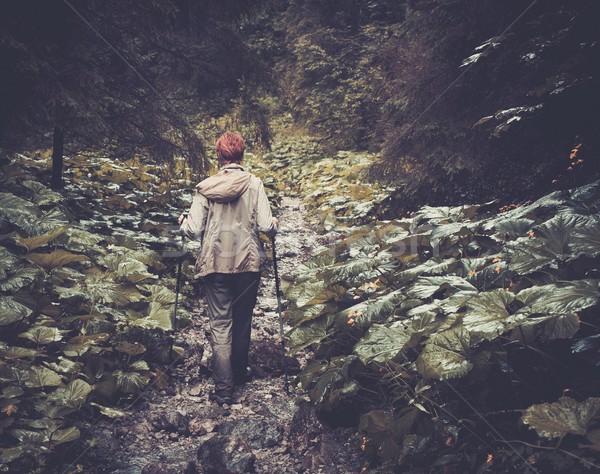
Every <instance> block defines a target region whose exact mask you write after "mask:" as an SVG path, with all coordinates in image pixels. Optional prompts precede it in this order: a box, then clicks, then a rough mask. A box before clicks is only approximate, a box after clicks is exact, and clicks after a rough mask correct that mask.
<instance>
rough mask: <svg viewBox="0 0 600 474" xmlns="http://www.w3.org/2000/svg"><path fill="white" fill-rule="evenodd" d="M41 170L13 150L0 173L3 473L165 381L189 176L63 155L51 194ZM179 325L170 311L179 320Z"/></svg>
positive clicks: (184, 315)
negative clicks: (178, 225)
mask: <svg viewBox="0 0 600 474" xmlns="http://www.w3.org/2000/svg"><path fill="white" fill-rule="evenodd" d="M47 166H48V162H47V160H46V159H45V155H44V154H43V153H41V154H39V156H37V157H35V158H28V157H25V156H16V157H14V158H13V159H11V160H5V161H4V164H3V166H2V171H3V173H2V174H1V175H0V182H1V185H0V187H1V189H2V192H1V193H0V235H1V239H0V262H1V264H0V329H1V330H0V355H1V356H2V361H1V362H0V387H1V388H0V390H1V395H0V405H1V409H0V411H1V413H0V434H1V435H2V436H1V439H2V441H1V442H0V463H1V465H2V468H3V469H6V468H9V469H11V470H14V471H15V472H36V471H43V470H44V469H49V468H50V466H51V465H52V464H53V463H54V462H57V461H58V462H64V461H66V460H67V459H68V458H69V455H68V454H67V453H73V457H75V456H76V455H77V454H79V453H80V452H82V451H83V450H84V449H85V448H86V447H87V446H89V445H90V443H94V440H93V438H92V437H91V435H90V433H89V428H90V427H91V425H92V424H94V423H95V422H96V421H97V420H98V419H101V418H108V419H114V418H118V417H123V416H127V414H128V410H130V409H131V408H132V407H133V406H134V403H135V402H136V401H137V400H138V395H139V394H140V392H141V391H142V390H143V389H144V388H146V387H148V386H150V385H153V386H156V387H159V388H164V387H166V385H167V383H168V376H167V373H166V372H167V369H166V367H167V364H168V361H169V350H170V340H171V339H170V335H171V334H172V331H171V330H172V311H173V304H174V301H175V292H174V290H175V282H176V278H175V276H176V268H177V262H178V254H177V251H178V250H179V246H180V242H181V241H180V240H179V237H177V236H176V235H175V234H174V233H173V232H172V230H173V228H172V227H173V224H174V223H175V221H176V218H177V216H178V214H179V212H180V211H181V209H183V208H185V207H187V206H188V205H189V202H190V201H191V189H190V188H191V187H192V186H191V184H192V182H191V181H189V180H186V179H175V177H174V175H173V174H171V175H169V173H168V172H167V170H163V171H162V172H161V175H160V176H158V175H157V174H156V173H157V172H160V169H158V168H157V167H150V166H147V165H144V164H142V163H139V162H131V163H129V164H123V163H115V162H112V161H110V160H106V159H101V158H89V157H80V158H72V159H71V158H70V159H68V160H67V166H68V169H67V174H66V181H67V182H68V183H69V184H68V185H67V186H66V189H65V190H64V191H62V192H61V193H57V192H54V191H52V190H50V189H49V188H47V187H46V186H44V185H43V184H42V181H43V180H44V168H46V167H47ZM187 263H192V262H191V260H189V261H188V260H186V265H184V269H185V273H186V277H187V278H186V280H191V278H192V277H193V269H192V267H191V266H190V265H188V264H187ZM190 289H191V288H190V286H189V285H185V286H184V292H185V293H189V292H190ZM190 317H191V315H190V313H189V312H188V311H187V310H186V309H185V308H184V307H182V306H181V305H180V307H179V310H178V314H177V320H178V323H179V325H185V324H187V323H188V322H189V320H190ZM181 354H183V348H182V347H179V346H177V345H175V347H174V353H173V358H175V357H177V356H178V355H181ZM67 443H69V444H68V447H67V448H65V446H67ZM58 453H60V456H61V459H58V458H57V457H56V456H57V454H58Z"/></svg>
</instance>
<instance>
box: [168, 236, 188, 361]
mask: <svg viewBox="0 0 600 474" xmlns="http://www.w3.org/2000/svg"><path fill="white" fill-rule="evenodd" d="M184 252H185V237H184V236H183V235H182V236H181V252H180V255H179V264H178V265H177V283H176V284H175V305H174V306H173V317H172V318H171V326H172V328H173V334H172V335H171V344H170V346H169V365H170V364H171V361H172V360H173V342H174V341H175V329H176V325H177V304H178V303H179V285H180V282H181V264H182V263H183V254H184Z"/></svg>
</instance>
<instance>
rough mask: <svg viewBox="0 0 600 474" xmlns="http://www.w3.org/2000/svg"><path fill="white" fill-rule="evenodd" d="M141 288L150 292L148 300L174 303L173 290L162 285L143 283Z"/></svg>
mask: <svg viewBox="0 0 600 474" xmlns="http://www.w3.org/2000/svg"><path fill="white" fill-rule="evenodd" d="M141 289H142V290H143V291H147V292H149V293H150V296H149V297H148V300H149V301H154V302H156V303H160V304H172V303H175V292H174V291H171V290H170V289H169V288H167V287H166V286H164V285H144V286H142V287H141Z"/></svg>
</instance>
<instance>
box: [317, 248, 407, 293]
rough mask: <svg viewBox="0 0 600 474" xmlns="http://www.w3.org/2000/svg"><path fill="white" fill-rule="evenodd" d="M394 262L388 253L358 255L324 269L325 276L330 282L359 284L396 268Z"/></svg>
mask: <svg viewBox="0 0 600 474" xmlns="http://www.w3.org/2000/svg"><path fill="white" fill-rule="evenodd" d="M396 265H397V264H396V262H395V260H394V259H393V258H392V256H391V255H390V254H386V253H381V254H378V255H368V256H360V257H358V258H352V259H350V260H348V261H347V262H344V263H337V264H335V265H331V266H330V267H328V268H327V270H326V273H325V275H326V278H327V280H328V281H331V282H340V283H344V284H347V285H356V284H360V283H361V282H363V281H366V280H371V279H373V278H377V277H378V276H381V275H382V274H387V273H389V272H391V271H393V270H394V269H395V268H396Z"/></svg>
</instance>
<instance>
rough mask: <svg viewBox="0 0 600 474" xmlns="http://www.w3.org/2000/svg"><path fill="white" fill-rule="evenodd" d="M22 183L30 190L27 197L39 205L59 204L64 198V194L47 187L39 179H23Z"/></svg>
mask: <svg viewBox="0 0 600 474" xmlns="http://www.w3.org/2000/svg"><path fill="white" fill-rule="evenodd" d="M21 185H23V186H24V187H25V188H27V189H28V190H29V192H28V196H27V197H28V198H29V199H30V200H31V201H32V202H34V203H36V204H37V205H38V206H48V205H52V204H58V203H60V202H62V201H63V200H64V198H63V197H62V195H60V194H59V193H57V192H55V191H52V190H51V189H49V188H47V187H46V186H44V185H43V184H42V183H40V182H39V181H33V180H30V179H28V180H25V181H23V182H22V183H21Z"/></svg>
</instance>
